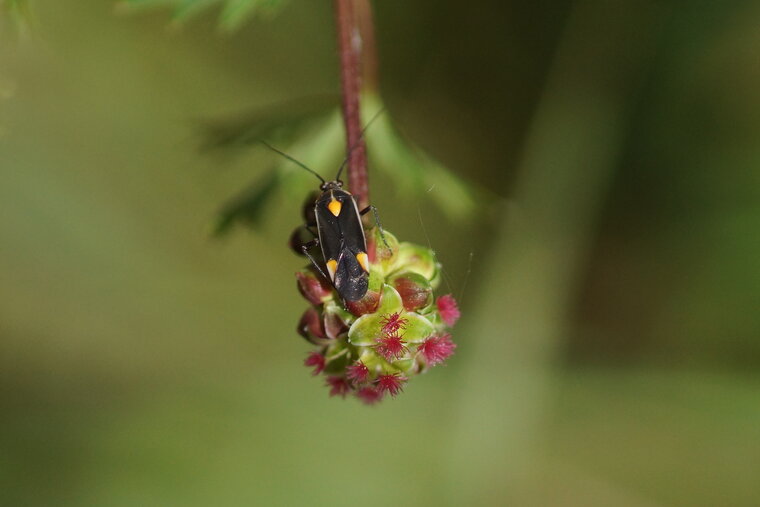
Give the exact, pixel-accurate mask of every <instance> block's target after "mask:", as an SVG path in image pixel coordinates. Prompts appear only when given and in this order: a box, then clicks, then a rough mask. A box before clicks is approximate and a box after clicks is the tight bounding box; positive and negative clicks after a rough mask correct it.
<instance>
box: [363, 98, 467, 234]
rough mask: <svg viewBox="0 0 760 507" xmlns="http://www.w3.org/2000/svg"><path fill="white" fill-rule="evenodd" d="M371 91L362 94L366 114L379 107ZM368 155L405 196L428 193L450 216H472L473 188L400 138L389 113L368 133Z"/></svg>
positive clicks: (366, 115)
mask: <svg viewBox="0 0 760 507" xmlns="http://www.w3.org/2000/svg"><path fill="white" fill-rule="evenodd" d="M382 107H383V106H382V101H381V100H380V98H379V97H377V96H376V95H373V94H365V95H364V97H363V107H362V108H363V110H364V111H365V113H366V114H365V117H367V118H369V117H371V115H372V114H374V113H375V112H376V111H378V110H380V109H381V108H382ZM367 145H368V148H369V154H370V156H371V157H372V159H373V162H374V163H375V165H376V166H377V167H378V168H379V169H380V170H382V171H384V172H385V173H387V174H388V175H389V176H390V177H391V179H392V180H393V181H394V182H396V183H397V184H398V185H399V187H400V188H399V191H401V192H402V193H404V194H407V195H415V196H420V195H428V196H430V197H431V198H432V199H433V200H434V201H435V202H436V204H437V205H438V206H439V207H440V209H441V211H443V213H444V214H446V215H447V216H448V217H449V218H450V219H455V220H461V219H465V218H468V217H471V216H472V215H473V213H474V212H475V210H476V202H475V197H474V195H473V192H472V189H471V188H470V187H469V186H468V185H467V184H466V183H465V182H464V181H463V180H462V179H461V178H459V177H458V176H456V175H455V174H454V173H452V172H451V171H449V170H448V169H446V168H445V167H444V166H443V165H442V164H441V163H439V162H438V161H436V160H435V159H434V158H433V157H431V156H430V155H428V154H427V153H425V152H424V151H422V150H421V149H419V148H418V147H417V146H415V145H414V144H413V143H411V142H409V141H407V140H405V139H403V138H402V137H401V135H400V134H399V133H398V131H397V130H396V128H395V127H394V126H393V122H392V120H391V118H390V117H389V116H388V115H384V116H381V117H379V118H378V119H377V121H376V122H375V123H374V124H373V126H372V129H371V132H369V133H368V134H367Z"/></svg>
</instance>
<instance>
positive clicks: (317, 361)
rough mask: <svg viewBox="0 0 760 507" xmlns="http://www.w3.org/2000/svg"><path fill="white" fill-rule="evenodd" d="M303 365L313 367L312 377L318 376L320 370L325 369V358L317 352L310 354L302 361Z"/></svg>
mask: <svg viewBox="0 0 760 507" xmlns="http://www.w3.org/2000/svg"><path fill="white" fill-rule="evenodd" d="M303 365H304V366H313V367H314V371H313V372H312V375H319V374H320V373H322V370H324V369H325V356H323V355H322V354H320V353H319V352H312V353H310V354H309V356H308V357H307V358H306V359H304V361H303Z"/></svg>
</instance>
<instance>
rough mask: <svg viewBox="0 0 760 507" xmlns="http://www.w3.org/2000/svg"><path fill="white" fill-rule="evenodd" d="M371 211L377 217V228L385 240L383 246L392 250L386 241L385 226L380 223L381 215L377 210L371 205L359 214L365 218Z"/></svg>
mask: <svg viewBox="0 0 760 507" xmlns="http://www.w3.org/2000/svg"><path fill="white" fill-rule="evenodd" d="M369 210H372V215H374V217H375V224H377V228H378V229H379V230H380V238H381V239H382V240H383V244H384V245H385V248H387V249H388V250H390V249H391V247H390V246H388V241H386V239H385V231H384V230H383V224H382V223H380V215H378V213H377V208H376V207H374V206H373V205H371V204H370V205H369V206H367V207H366V208H364V209H363V210H361V211H360V212H359V214H360V215H362V216H364V215H366V214H367V212H368V211H369Z"/></svg>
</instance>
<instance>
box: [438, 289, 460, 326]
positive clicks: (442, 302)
mask: <svg viewBox="0 0 760 507" xmlns="http://www.w3.org/2000/svg"><path fill="white" fill-rule="evenodd" d="M435 304H436V306H437V307H438V313H440V314H441V319H443V322H445V323H446V325H447V326H449V327H452V326H453V325H454V324H456V322H457V320H459V316H460V313H459V307H458V306H457V300H456V299H454V296H452V295H451V294H446V295H445V296H441V297H439V298H438V299H437V300H436V302H435Z"/></svg>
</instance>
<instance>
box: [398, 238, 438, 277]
mask: <svg viewBox="0 0 760 507" xmlns="http://www.w3.org/2000/svg"><path fill="white" fill-rule="evenodd" d="M395 261H396V262H395V264H394V266H393V269H394V270H402V269H403V270H404V271H412V272H414V273H419V274H420V275H422V276H424V277H425V278H426V279H427V280H430V281H432V280H433V279H434V278H435V275H436V274H437V271H438V262H437V261H436V259H435V255H434V254H433V251H432V250H430V249H429V248H425V247H422V246H419V245H415V244H412V243H406V242H404V243H401V244H400V245H399V249H398V255H397V256H396V258H395Z"/></svg>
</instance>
